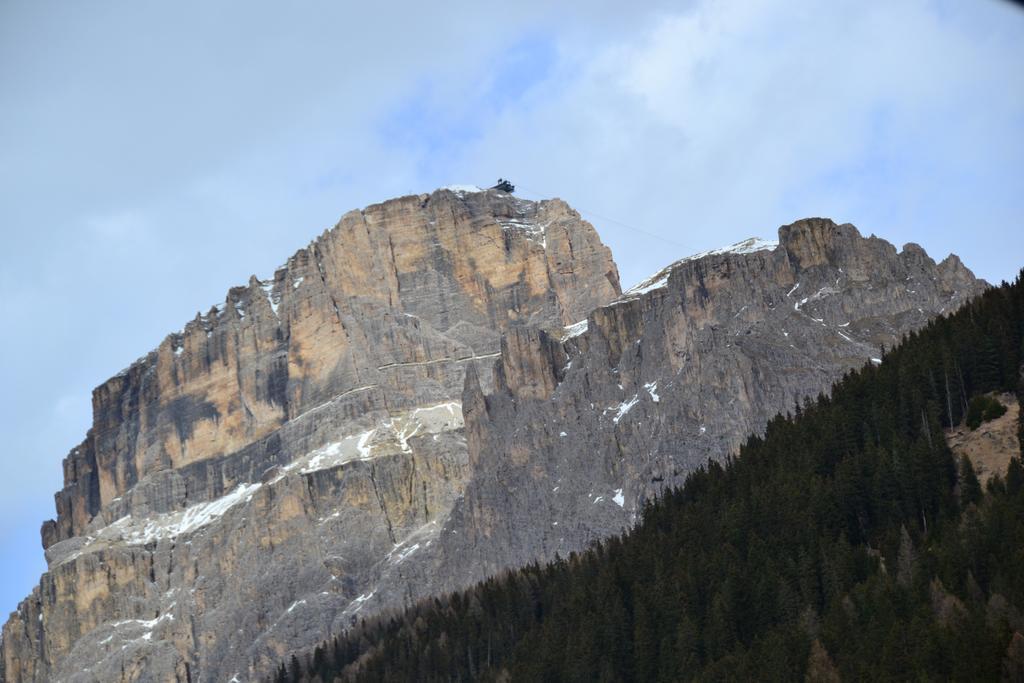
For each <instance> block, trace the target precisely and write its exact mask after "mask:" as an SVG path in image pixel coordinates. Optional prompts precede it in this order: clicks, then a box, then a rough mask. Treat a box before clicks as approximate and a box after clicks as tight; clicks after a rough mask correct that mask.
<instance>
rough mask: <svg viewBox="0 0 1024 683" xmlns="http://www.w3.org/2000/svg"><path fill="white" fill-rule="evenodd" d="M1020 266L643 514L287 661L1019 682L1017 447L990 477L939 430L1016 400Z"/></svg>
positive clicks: (416, 676) (454, 672) (305, 675)
mask: <svg viewBox="0 0 1024 683" xmlns="http://www.w3.org/2000/svg"><path fill="white" fill-rule="evenodd" d="M1022 277H1024V271H1022V274H1021V276H1018V278H1017V280H1016V281H1015V282H1014V283H1013V284H1007V283H1003V284H1002V286H1000V287H996V288H992V289H989V290H987V291H986V292H984V293H983V294H982V295H980V296H979V297H977V298H976V299H975V300H973V301H972V302H970V303H969V304H967V305H966V306H965V307H963V308H962V309H960V310H959V311H957V312H956V313H954V314H952V315H948V316H943V317H938V318H936V319H934V320H933V321H931V322H930V323H929V324H928V325H927V326H926V327H925V328H923V329H922V330H920V331H918V332H915V333H912V334H910V335H908V336H907V337H906V338H905V339H904V341H903V342H902V343H901V344H900V345H899V346H898V347H897V348H895V349H893V350H891V351H889V352H887V353H885V354H884V360H883V362H882V363H881V365H878V366H875V365H866V366H864V367H863V368H861V369H859V370H856V371H853V372H850V373H848V374H847V375H846V376H845V377H844V378H843V379H842V380H841V381H840V382H838V383H837V384H836V385H835V386H834V387H833V391H832V393H831V395H830V396H825V395H821V396H819V397H818V398H817V399H816V400H814V401H811V400H807V401H805V402H804V403H803V404H802V405H799V406H795V407H794V410H793V411H792V414H787V415H780V416H778V417H776V418H775V419H773V420H772V421H771V422H770V423H769V424H768V426H767V429H766V431H765V434H764V436H763V437H756V436H755V437H751V438H750V439H749V440H748V441H747V442H746V443H745V444H744V445H743V447H742V448H741V449H740V453H739V455H738V457H736V458H731V459H729V460H727V461H726V462H724V463H718V462H714V461H709V462H708V463H707V465H706V466H705V467H703V468H701V469H699V470H697V471H695V472H694V473H692V474H691V475H690V476H689V477H688V479H687V481H686V483H685V484H684V485H683V486H682V487H680V488H678V489H675V490H672V491H669V492H668V493H666V494H665V495H664V496H663V497H661V498H660V499H658V500H656V501H653V502H651V503H649V504H648V505H647V506H646V508H645V509H644V511H643V515H642V518H641V521H640V522H639V523H638V524H637V526H636V527H635V528H634V529H632V530H631V531H630V532H628V533H626V534H624V535H622V536H619V537H613V538H610V539H608V540H606V541H604V542H602V543H598V544H596V545H594V546H593V547H592V548H591V549H589V550H588V551H586V552H583V553H574V554H572V555H570V556H569V557H566V558H560V559H558V560H556V561H555V562H552V563H550V564H546V565H540V564H532V565H529V566H527V567H524V568H521V569H518V570H515V571H511V572H508V573H506V574H504V575H501V576H497V577H493V578H490V579H487V580H485V581H483V582H481V583H479V584H478V585H476V586H474V587H473V588H471V589H469V590H466V591H462V592H458V593H455V594H452V595H448V596H443V597H436V598H432V599H428V600H425V601H422V602H420V603H418V604H416V605H414V606H412V607H411V608H409V609H407V610H405V611H404V612H402V613H401V614H397V615H390V616H384V617H380V618H376V619H370V620H365V621H363V622H361V623H360V624H358V625H357V626H356V627H354V628H353V629H351V630H350V631H348V632H347V633H345V634H343V635H339V636H338V637H336V638H334V639H332V640H330V641H328V642H325V643H322V644H321V645H320V646H319V647H317V648H316V649H315V651H314V652H313V653H311V655H309V656H304V657H301V658H300V657H298V656H293V657H291V658H290V660H289V661H288V662H284V663H282V664H281V666H280V669H279V670H278V672H277V675H276V677H275V679H274V680H277V681H300V680H301V681H310V680H312V681H333V680H345V681H348V680H422V681H469V680H495V681H503V680H543V681H562V680H573V681H575V680H579V681H583V680H586V681H591V680H602V681H632V680H639V681H676V680H706V681H718V680H737V679H757V680H798V679H806V680H862V679H873V680H874V679H899V680H908V679H927V680H932V679H937V680H971V681H976V680H1000V679H1001V678H1003V679H1008V680H1024V636H1022V635H1021V633H1022V632H1024V466H1022V464H1021V457H1020V453H1017V454H1016V455H1015V457H1013V459H1012V460H1011V461H1010V466H1009V469H1008V471H1007V473H1006V475H1005V477H1000V476H995V477H993V478H992V479H991V480H990V481H989V483H988V486H987V488H986V489H985V490H983V489H982V487H981V485H980V484H979V482H978V479H977V477H976V475H975V472H974V470H973V467H972V466H971V464H970V463H969V462H968V461H966V460H962V461H959V462H958V461H957V460H956V459H955V458H954V456H953V454H952V452H951V451H950V449H949V447H948V446H947V443H946V439H945V434H944V429H946V428H949V427H953V426H957V425H960V424H962V423H963V422H964V420H965V418H966V417H967V416H968V413H969V412H971V413H972V415H971V417H972V420H974V419H975V418H977V419H984V415H985V414H986V410H988V411H989V412H988V415H990V416H993V415H995V414H996V413H998V412H999V411H998V410H997V409H994V408H993V407H992V406H991V404H990V402H989V401H988V400H986V401H983V402H979V401H974V408H973V411H972V399H975V397H978V396H988V395H994V394H995V393H997V392H998V393H1003V392H1014V393H1016V397H1017V400H1018V401H1024V366H1022V360H1024V346H1022V345H1024V285H1022ZM979 411H980V412H979ZM1021 414H1022V419H1021V422H1020V423H1019V424H1018V434H1019V436H1020V437H1021V439H1022V441H1024V411H1022V413H1021ZM978 416H981V417H978Z"/></svg>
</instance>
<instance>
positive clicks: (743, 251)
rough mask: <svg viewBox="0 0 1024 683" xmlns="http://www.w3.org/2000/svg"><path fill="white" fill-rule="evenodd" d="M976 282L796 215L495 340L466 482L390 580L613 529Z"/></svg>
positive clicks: (431, 585) (390, 592) (433, 584)
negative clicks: (754, 236)
mask: <svg viewBox="0 0 1024 683" xmlns="http://www.w3.org/2000/svg"><path fill="white" fill-rule="evenodd" d="M984 286H985V284H984V283H983V282H982V281H979V280H977V279H975V278H974V277H973V276H972V275H971V273H970V272H969V271H968V270H967V269H966V268H964V267H963V265H962V264H960V262H959V260H958V259H957V258H956V257H955V256H951V257H949V258H947V259H946V260H944V261H943V262H941V263H939V264H936V263H935V262H934V261H932V260H931V259H930V258H929V257H928V256H927V255H926V254H925V253H924V251H923V250H922V249H921V248H920V247H918V246H916V245H912V244H909V245H906V246H905V247H904V248H903V250H902V251H900V252H897V250H896V249H895V248H894V247H893V246H892V245H890V244H888V243H887V242H885V241H883V240H880V239H877V238H874V237H870V238H863V237H861V235H860V234H859V233H858V232H857V230H856V229H855V228H854V227H853V226H850V225H836V224H834V223H833V222H831V221H829V220H823V219H809V220H804V221H800V222H798V223H794V224H793V225H789V226H784V227H783V228H781V229H780V230H779V242H778V243H777V244H776V243H767V242H763V241H758V240H748V241H747V242H744V243H740V244H739V245H735V246H734V247H732V248H729V249H724V250H718V251H717V252H709V253H707V254H703V255H698V256H697V257H692V258H690V259H684V260H683V261H680V262H678V263H676V264H673V265H672V266H671V267H669V268H667V269H666V270H665V271H663V272H661V273H659V274H657V275H656V276H654V277H653V278H651V279H650V280H649V281H647V282H645V283H642V284H641V285H639V286H638V287H636V288H634V289H633V290H631V291H630V292H627V293H626V294H625V295H624V296H622V297H621V298H619V299H618V300H616V301H614V302H612V303H610V304H608V305H606V306H602V307H599V308H597V309H595V310H594V311H593V312H592V313H591V314H590V315H589V316H588V317H587V319H586V320H585V321H580V322H579V323H577V324H574V325H572V326H570V327H569V328H567V329H566V331H565V332H564V336H562V337H561V338H559V337H557V336H552V335H551V334H548V333H546V332H544V331H540V330H533V329H529V328H517V329H515V330H510V331H509V332H508V333H507V334H506V338H505V342H504V343H503V344H502V352H501V357H500V358H499V359H498V360H497V361H496V363H495V382H494V389H493V390H488V389H486V388H485V387H484V385H483V383H481V382H480V381H479V378H478V376H477V374H476V373H473V372H471V373H469V374H468V375H467V378H466V387H465V391H464V394H463V414H464V418H465V434H466V440H467V443H468V447H469V458H470V462H471V467H472V472H471V474H470V475H469V483H468V484H467V487H466V491H465V494H464V496H463V497H462V498H461V499H460V500H458V501H456V504H455V506H454V508H453V510H452V513H451V516H450V517H449V520H448V522H447V523H446V525H445V527H444V529H443V530H442V532H441V534H440V536H439V538H438V541H437V542H436V543H434V544H433V545H432V546H431V547H430V548H428V549H426V551H425V552H423V553H422V554H421V555H419V556H418V557H417V558H415V562H411V563H410V565H409V566H407V568H406V572H407V573H408V576H407V577H405V579H404V581H405V584H406V585H409V584H411V585H413V586H417V587H419V586H425V587H426V590H425V592H424V594H429V593H437V592H442V591H446V590H450V589H454V588H458V587H462V586H466V585H468V584H470V583H472V582H473V581H476V580H479V579H481V578H483V577H485V576H487V575H489V574H492V573H494V572H497V571H500V570H501V569H503V568H505V567H508V566H516V565H522V564H525V563H527V562H530V561H533V560H551V559H554V557H555V555H556V553H557V554H561V555H562V556H563V557H564V556H566V555H567V554H568V553H569V552H571V551H578V550H582V549H584V548H586V547H587V546H588V545H589V544H590V543H591V542H592V541H594V540H596V539H600V538H604V537H607V536H608V535H610V534H614V533H617V532H619V531H621V530H622V529H623V528H625V527H628V526H629V525H630V524H631V523H632V522H633V521H635V520H636V518H637V515H638V514H639V513H640V511H641V509H642V507H643V504H644V502H645V501H646V500H649V499H651V498H652V497H654V496H657V495H658V494H659V493H660V492H661V491H662V490H663V489H665V487H669V486H677V485H681V484H682V483H683V482H684V480H685V477H686V475H687V474H688V473H689V472H691V471H692V470H693V469H694V468H696V467H699V466H700V465H702V464H704V463H706V462H707V461H708V459H709V458H711V459H715V460H721V459H723V458H725V457H727V456H729V455H730V454H733V453H735V452H736V451H737V450H738V447H739V445H740V444H741V443H742V441H743V440H744V439H745V438H746V437H747V436H748V435H750V434H757V433H760V432H761V431H762V430H763V429H764V427H765V425H766V424H767V421H768V420H769V419H771V418H772V417H773V416H774V415H776V414H777V413H779V412H785V411H793V410H795V406H796V404H798V403H799V402H802V401H803V399H804V398H805V397H808V396H811V397H813V396H817V395H818V394H819V392H823V391H827V390H828V389H829V388H830V386H831V385H832V383H833V382H834V381H836V380H837V379H839V378H840V377H841V376H842V375H843V373H845V372H847V371H848V370H850V369H852V368H855V367H858V366H860V365H862V364H864V363H868V362H873V360H872V359H874V360H875V361H878V359H880V357H881V356H882V352H881V347H882V346H883V345H884V346H886V347H891V346H893V345H894V344H895V343H896V342H897V340H898V339H899V338H900V337H901V336H903V335H904V334H906V333H907V332H909V331H911V330H914V329H916V328H919V327H921V326H922V325H923V324H924V323H925V322H926V321H927V319H928V318H929V317H931V316H934V315H937V314H941V313H944V312H950V311H952V310H954V309H956V308H957V307H959V306H960V305H961V304H962V303H964V302H965V301H967V300H968V299H969V298H971V297H972V296H973V295H975V294H977V293H979V292H980V291H981V290H982V289H983V288H984ZM467 558H472V559H467ZM398 591H399V588H398V587H397V586H391V585H388V584H386V583H385V585H383V586H382V587H381V588H380V589H378V592H377V597H378V598H379V599H380V600H381V602H382V603H383V604H385V605H387V604H389V602H392V603H393V602H394V600H395V599H396V595H397V593H398ZM371 608H372V607H371Z"/></svg>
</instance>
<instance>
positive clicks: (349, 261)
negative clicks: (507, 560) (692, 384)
mask: <svg viewBox="0 0 1024 683" xmlns="http://www.w3.org/2000/svg"><path fill="white" fill-rule="evenodd" d="M618 294H619V284H618V274H617V271H616V268H615V265H614V263H613V261H612V259H611V255H610V253H609V252H608V250H607V248H606V247H604V245H602V244H601V242H600V240H599V238H598V237H597V234H596V233H595V232H594V230H593V228H592V227H591V226H590V225H589V224H587V223H586V222H584V221H582V220H581V219H580V217H579V215H578V214H577V213H576V212H575V211H573V210H572V209H571V208H569V207H568V206H567V205H566V204H565V203H564V202H561V201H559V200H552V201H543V202H539V203H535V202H528V201H523V200H520V199H517V198H515V197H512V196H510V195H508V194H505V193H501V192H496V191H486V192H469V191H464V190H459V191H450V190H439V191H437V192H434V193H433V194H431V195H419V196H409V197H403V198H400V199H396V200H392V201H388V202H385V203H383V204H378V205H374V206H370V207H368V208H367V209H365V210H363V211H353V212H351V213H348V214H346V215H345V216H344V217H342V219H341V221H340V222H339V223H338V225H337V226H335V227H334V228H333V229H331V230H329V231H326V232H325V233H324V234H323V235H321V236H320V237H319V238H317V239H316V240H315V241H314V242H313V243H311V244H310V245H309V246H308V247H307V248H306V249H303V250H301V251H299V252H297V253H296V254H295V255H294V256H292V258H291V259H289V260H288V262H287V264H286V265H285V266H283V267H282V268H280V269H279V270H278V271H277V272H276V273H275V274H274V277H273V279H271V280H267V281H260V280H258V279H256V278H255V277H253V278H252V279H250V281H249V284H248V285H247V286H245V287H236V288H233V289H231V290H230V291H229V292H228V295H227V298H226V301H225V303H224V304H223V305H221V306H217V307H214V308H212V309H210V311H209V312H208V313H207V314H205V315H197V316H196V318H195V319H194V320H193V321H192V322H190V323H188V324H187V325H186V326H185V329H184V330H183V331H182V332H179V333H175V334H171V335H169V336H168V337H167V338H166V339H165V340H164V342H163V343H162V344H161V345H160V346H159V348H157V349H156V350H155V351H152V352H150V353H149V354H148V355H146V356H145V357H143V358H141V359H139V360H138V361H136V362H135V363H134V364H133V365H132V366H131V367H130V368H128V369H127V370H125V371H124V372H122V373H120V374H119V375H117V376H116V377H113V378H111V379H110V380H108V381H107V382H105V383H104V384H103V385H102V386H100V387H99V388H97V389H96V390H95V392H94V394H93V412H94V423H93V427H92V429H90V431H89V433H88V435H87V436H86V439H85V440H84V441H83V443H82V444H81V445H80V446H78V447H77V448H75V449H74V450H72V452H71V453H70V454H69V455H68V457H67V458H66V459H65V461H64V479H65V484H64V488H63V489H62V490H61V491H59V492H58V493H57V495H56V502H57V519H56V520H55V521H50V522H47V523H46V524H44V525H43V529H42V537H43V546H44V547H45V548H46V553H47V561H48V563H49V570H48V571H47V573H46V574H44V575H43V577H42V579H41V582H40V585H39V587H38V588H37V589H36V590H34V591H33V594H32V595H31V596H30V597H29V598H27V599H26V600H25V601H23V602H22V603H21V605H20V606H19V609H18V611H17V613H15V614H13V615H12V617H11V619H10V620H9V621H8V623H7V624H6V625H5V626H4V630H3V639H2V643H0V647H2V655H3V657H2V665H0V679H3V680H7V681H56V680H68V681H104V682H106V681H117V680H123V681H136V680H140V681H141V680H145V681H190V680H207V681H212V680H229V679H231V678H232V677H236V679H237V680H249V679H250V678H251V677H252V676H253V675H254V674H255V672H257V671H259V670H261V667H263V666H265V665H266V664H268V663H273V662H276V660H277V658H278V657H280V656H282V655H283V654H284V653H285V652H288V651H290V650H291V649H294V648H297V647H302V646H305V645H308V644H309V643H311V642H315V641H316V640H317V639H319V638H321V637H323V636H324V635H326V634H327V633H329V632H330V631H331V630H332V629H337V628H340V625H341V624H343V623H347V622H346V621H345V620H347V619H348V618H350V617H351V615H353V614H355V613H356V612H358V611H359V610H360V608H361V606H362V604H363V603H364V602H366V600H367V598H368V596H369V595H370V593H372V590H373V588H372V587H373V585H375V584H376V583H377V582H379V581H380V578H381V576H382V575H384V574H388V573H393V572H395V571H397V568H398V564H399V563H400V562H401V560H402V559H403V558H404V557H406V556H407V555H408V554H409V553H413V552H415V551H416V550H417V549H418V548H417V546H416V545H415V543H414V542H412V541H414V540H415V539H422V540H421V542H422V543H427V542H429V541H430V539H432V538H434V537H436V534H437V531H438V530H439V528H440V526H439V524H440V522H443V520H444V519H446V518H447V515H448V512H449V510H450V508H451V506H452V505H453V503H454V501H455V500H456V499H457V498H458V496H459V495H461V493H462V491H463V489H464V486H465V481H466V476H467V474H468V460H467V452H466V445H465V439H464V437H463V430H462V424H463V422H462V411H461V406H460V404H459V400H460V397H461V393H462V388H463V377H464V374H465V372H466V368H468V367H472V366H473V365H474V364H475V363H480V362H483V363H484V366H483V367H481V368H480V372H479V373H474V376H477V377H483V383H484V385H488V384H489V382H490V376H491V373H490V368H491V365H492V363H493V358H495V357H496V356H497V355H498V352H499V348H500V340H501V336H502V334H503V333H505V332H508V331H509V330H511V329H515V328H517V327H519V326H523V325H530V326H531V327H539V328H541V329H550V330H557V329H560V328H561V327H562V326H563V325H565V324H568V323H571V322H572V321H574V320H577V319H578V318H580V317H582V316H584V315H586V313H587V312H588V311H590V310H591V309H593V308H594V307H596V306H598V305H600V304H602V303H605V302H607V301H609V300H611V299H612V298H614V297H615V296H617V295H618ZM481 359H491V360H481ZM400 539H410V542H408V544H407V545H406V546H402V547H399V546H396V542H397V541H398V540H400Z"/></svg>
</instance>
